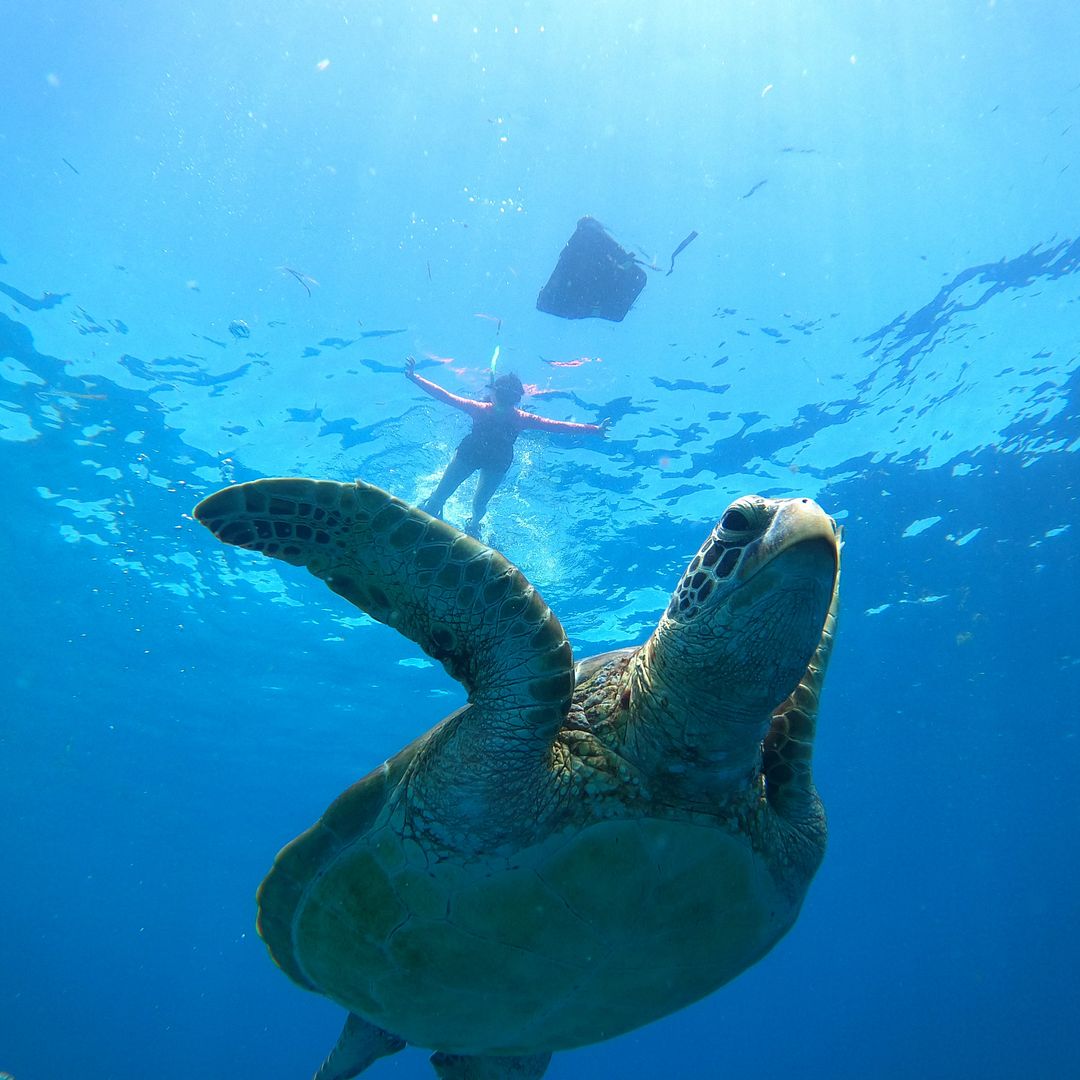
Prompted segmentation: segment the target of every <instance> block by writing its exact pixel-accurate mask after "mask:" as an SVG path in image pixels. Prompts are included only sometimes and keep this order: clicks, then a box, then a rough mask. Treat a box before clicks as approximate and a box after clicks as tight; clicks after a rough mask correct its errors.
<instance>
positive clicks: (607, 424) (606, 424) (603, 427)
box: [597, 416, 611, 438]
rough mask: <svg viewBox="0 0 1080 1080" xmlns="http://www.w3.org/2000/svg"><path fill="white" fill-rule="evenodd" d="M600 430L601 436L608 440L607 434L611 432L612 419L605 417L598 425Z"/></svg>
mask: <svg viewBox="0 0 1080 1080" xmlns="http://www.w3.org/2000/svg"><path fill="white" fill-rule="evenodd" d="M597 427H599V428H600V434H601V435H603V436H604V437H605V438H607V433H608V432H609V431H610V430H611V417H610V416H605V417H604V419H603V420H601V421H600V423H599V424H598V425H597Z"/></svg>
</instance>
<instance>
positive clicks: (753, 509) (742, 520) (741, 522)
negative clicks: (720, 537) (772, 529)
mask: <svg viewBox="0 0 1080 1080" xmlns="http://www.w3.org/2000/svg"><path fill="white" fill-rule="evenodd" d="M764 524H765V504H764V502H763V500H762V499H760V498H758V496H756V495H746V496H744V497H743V498H741V499H736V500H735V502H733V503H732V504H731V505H730V506H729V507H728V508H727V509H726V510H725V511H724V516H723V517H722V518H721V519H720V531H721V532H723V533H729V534H731V533H734V534H735V535H740V534H745V533H752V532H759V531H760V530H761V528H762V526H763V525H764Z"/></svg>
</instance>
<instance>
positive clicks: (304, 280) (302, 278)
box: [278, 266, 319, 296]
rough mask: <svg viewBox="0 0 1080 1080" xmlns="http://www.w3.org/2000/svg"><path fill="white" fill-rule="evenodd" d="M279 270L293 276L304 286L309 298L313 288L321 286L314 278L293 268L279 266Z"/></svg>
mask: <svg viewBox="0 0 1080 1080" xmlns="http://www.w3.org/2000/svg"><path fill="white" fill-rule="evenodd" d="M278 269H279V270H281V271H282V272H283V273H286V274H292V276H293V277H294V278H296V280H297V281H299V282H300V284H301V285H303V286H304V290H305V291H306V292H307V294H308V296H310V295H311V286H312V285H318V284H319V283H318V282H317V281H316V280H315V279H314V278H313V277H309V276H308V275H307V274H301V273H300V271H299V270H294V269H293V268H292V267H291V266H279V267H278Z"/></svg>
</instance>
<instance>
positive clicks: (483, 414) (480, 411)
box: [405, 356, 611, 536]
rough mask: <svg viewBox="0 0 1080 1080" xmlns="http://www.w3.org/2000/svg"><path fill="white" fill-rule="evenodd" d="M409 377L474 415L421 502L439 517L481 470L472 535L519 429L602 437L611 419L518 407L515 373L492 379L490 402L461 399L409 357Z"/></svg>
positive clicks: (520, 392) (519, 388)
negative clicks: (559, 416)
mask: <svg viewBox="0 0 1080 1080" xmlns="http://www.w3.org/2000/svg"><path fill="white" fill-rule="evenodd" d="M405 378H407V379H409V380H410V381H411V382H414V383H415V384H416V385H417V386H419V387H420V389H421V390H423V391H424V392H425V393H428V394H430V395H431V396H432V397H433V398H435V400H436V401H442V402H445V403H446V404H447V405H453V406H454V408H455V409H460V410H461V411H462V412H464V413H468V415H469V416H470V417H472V430H471V431H470V432H469V434H468V435H466V436H465V438H464V439H462V440H461V442H460V443H459V444H458V448H457V450H455V451H454V456H453V457H452V458H451V459H450V464H449V465H447V466H446V472H444V473H443V477H442V479H441V480H440V481H439V486H438V487H437V488H436V489H435V490H434V491H433V492H432V493H431V495H430V496H428V498H427V499H426V500H425V501H424V503H423V504H422V506H421V509H423V510H426V511H427V512H428V513H429V514H434V515H435V516H436V517H441V516H442V510H443V504H444V503H445V502H446V500H447V499H449V498H450V496H451V495H453V493H454V492H455V491H457V489H458V488H459V487H460V486H461V485H462V483H463V482H464V481H465V480H466V479H468V477H470V476H472V474H473V473H474V472H476V471H477V470H479V472H480V478H479V479H478V480H477V483H476V494H475V495H474V496H473V505H472V517H471V518H470V520H469V523H468V525H467V526H466V527H465V531H466V532H467V533H468V534H469V535H470V536H476V535H477V532H478V531H479V528H480V521H481V519H482V518H483V516H484V514H485V513H487V505H488V502H489V501H490V499H491V496H492V495H494V494H495V491H496V489H497V488H498V486H499V484H500V483H501V482H502V479H503V477H504V476H505V475H506V473H507V470H508V469H509V468H510V465H511V464H512V462H513V460H514V442H515V441H516V440H517V437H518V435H520V434H521V432H523V431H526V430H529V431H548V432H553V433H563V434H570V435H603V434H605V433H606V432H607V429H608V426H609V424H610V423H611V421H610V420H602V421H601V422H600V423H599V424H573V423H570V422H569V421H567V420H549V419H548V418H547V417H546V416H537V415H536V414H535V413H528V412H525V411H524V410H522V409H519V408H518V407H517V405H518V402H519V401H520V400H521V398H522V396H523V395H524V393H525V388H524V387H523V386H522V385H521V380H520V379H519V378H518V377H517V376H516V375H514V374H512V373H511V374H507V375H500V376H499V377H498V378H497V379H496V380H495V381H494V382H493V383H492V385H491V389H490V391H489V395H490V400H488V401H476V400H474V399H473V398H466V397H458V396H457V394H451V393H450V391H449V390H444V389H443V388H442V387H441V386H439V385H438V384H437V383H433V382H431V381H429V380H428V379H425V378H424V377H423V376H421V375H417V374H416V361H415V360H414V359H413V358H412V357H411V356H410V357H409V358H408V359H407V360H406V361H405Z"/></svg>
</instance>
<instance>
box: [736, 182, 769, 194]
mask: <svg viewBox="0 0 1080 1080" xmlns="http://www.w3.org/2000/svg"><path fill="white" fill-rule="evenodd" d="M768 182H769V181H768V180H759V181H758V182H757V183H756V184H755V185H754V186H753V187H752V188H751V189H750V190H749V191H748V192H747V193H746V194H745V195H740V196H739V198H741V199H749V198H750V196H751V195H753V194H754V192H755V191H757V189H758V188H760V187H764V186H765V185H766V184H767V183H768Z"/></svg>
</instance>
